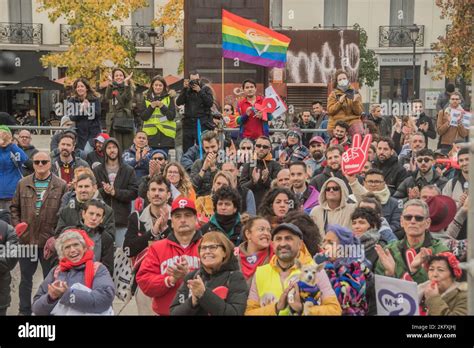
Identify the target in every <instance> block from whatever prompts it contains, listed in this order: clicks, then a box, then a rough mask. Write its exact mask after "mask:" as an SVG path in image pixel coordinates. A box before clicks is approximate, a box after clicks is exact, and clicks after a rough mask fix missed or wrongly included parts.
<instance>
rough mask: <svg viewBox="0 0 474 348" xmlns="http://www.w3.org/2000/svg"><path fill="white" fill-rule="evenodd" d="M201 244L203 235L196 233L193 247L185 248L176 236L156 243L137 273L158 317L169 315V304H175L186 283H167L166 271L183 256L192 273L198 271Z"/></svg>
mask: <svg viewBox="0 0 474 348" xmlns="http://www.w3.org/2000/svg"><path fill="white" fill-rule="evenodd" d="M200 241H201V234H200V233H199V232H196V233H195V235H194V236H193V238H192V240H191V243H190V244H189V245H188V246H187V247H186V248H183V247H182V246H181V245H180V244H179V242H178V240H177V239H176V237H175V236H174V233H171V234H170V235H169V236H168V238H166V239H163V240H159V241H156V242H155V243H153V244H152V245H151V246H150V247H149V249H148V252H147V254H146V256H145V259H144V260H143V262H142V264H141V266H140V269H139V270H138V273H137V277H136V279H137V283H138V286H139V287H140V289H141V290H142V291H143V293H144V294H145V295H147V296H149V297H153V311H155V313H157V314H159V315H169V313H170V304H171V303H172V301H173V299H174V297H175V295H176V291H177V290H178V289H179V287H180V286H181V284H183V280H179V281H177V282H176V284H174V285H172V284H170V283H169V282H168V279H169V276H168V274H167V273H166V270H167V268H168V267H169V266H174V265H175V263H176V261H178V260H179V259H180V258H181V257H182V256H184V257H186V260H187V262H188V267H189V270H190V271H192V270H195V269H199V266H200V259H199V252H198V246H199V243H200Z"/></svg>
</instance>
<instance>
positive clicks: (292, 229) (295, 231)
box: [272, 222, 303, 239]
mask: <svg viewBox="0 0 474 348" xmlns="http://www.w3.org/2000/svg"><path fill="white" fill-rule="evenodd" d="M280 231H289V232H291V233H293V234H294V235H297V236H298V237H300V238H301V239H303V232H301V230H300V229H299V227H298V226H296V225H295V224H292V223H288V222H285V223H283V224H280V225H278V226H277V227H275V228H274V230H273V231H272V237H274V236H275V234H277V233H278V232H280Z"/></svg>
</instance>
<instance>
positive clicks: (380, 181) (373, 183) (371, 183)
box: [366, 180, 385, 185]
mask: <svg viewBox="0 0 474 348" xmlns="http://www.w3.org/2000/svg"><path fill="white" fill-rule="evenodd" d="M384 182H385V181H382V180H367V181H366V183H367V184H369V185H380V184H382V183H384Z"/></svg>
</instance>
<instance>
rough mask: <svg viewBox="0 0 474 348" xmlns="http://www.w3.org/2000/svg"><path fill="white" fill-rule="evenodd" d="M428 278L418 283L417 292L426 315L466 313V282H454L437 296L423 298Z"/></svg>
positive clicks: (428, 283) (428, 282)
mask: <svg viewBox="0 0 474 348" xmlns="http://www.w3.org/2000/svg"><path fill="white" fill-rule="evenodd" d="M430 283H431V281H430V280H428V281H426V282H424V283H422V284H420V285H418V294H419V297H420V299H421V303H422V304H424V307H425V309H426V310H427V314H428V315H443V316H451V315H467V314H468V313H467V290H468V287H467V283H466V282H462V283H458V282H454V284H453V285H451V287H449V288H448V289H446V291H445V292H443V293H442V294H440V295H438V296H434V297H431V298H429V299H425V298H424V291H425V288H426V287H427V286H429V285H430Z"/></svg>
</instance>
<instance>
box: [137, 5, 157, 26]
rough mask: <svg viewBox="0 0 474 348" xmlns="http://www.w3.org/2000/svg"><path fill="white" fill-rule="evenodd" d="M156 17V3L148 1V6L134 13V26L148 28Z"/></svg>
mask: <svg viewBox="0 0 474 348" xmlns="http://www.w3.org/2000/svg"><path fill="white" fill-rule="evenodd" d="M154 17H155V1H154V0H148V6H147V7H142V8H139V9H137V10H135V11H134V12H132V25H139V26H148V25H150V24H151V22H152V21H153V19H154Z"/></svg>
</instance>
